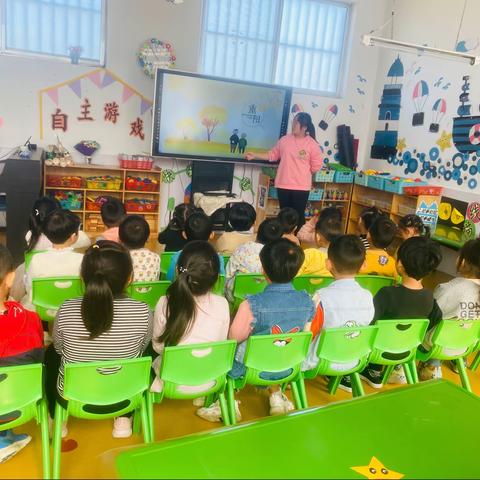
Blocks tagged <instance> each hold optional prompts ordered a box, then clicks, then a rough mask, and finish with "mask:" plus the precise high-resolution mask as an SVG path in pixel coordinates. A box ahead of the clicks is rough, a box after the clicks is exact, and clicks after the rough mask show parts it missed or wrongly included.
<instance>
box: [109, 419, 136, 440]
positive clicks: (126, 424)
mask: <svg viewBox="0 0 480 480" xmlns="http://www.w3.org/2000/svg"><path fill="white" fill-rule="evenodd" d="M112 436H113V438H128V437H131V436H132V417H117V418H115V420H114V421H113V431H112Z"/></svg>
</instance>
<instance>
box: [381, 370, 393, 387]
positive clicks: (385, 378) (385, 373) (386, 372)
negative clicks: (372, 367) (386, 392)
mask: <svg viewBox="0 0 480 480" xmlns="http://www.w3.org/2000/svg"><path fill="white" fill-rule="evenodd" d="M394 368H395V365H387V366H386V368H385V372H383V378H382V383H383V384H384V385H385V384H386V383H387V382H388V379H389V378H390V375H391V374H392V372H393V369H394Z"/></svg>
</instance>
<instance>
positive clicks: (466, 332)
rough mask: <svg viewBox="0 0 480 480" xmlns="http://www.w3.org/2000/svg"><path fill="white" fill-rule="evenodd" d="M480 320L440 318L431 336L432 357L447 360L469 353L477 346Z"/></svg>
mask: <svg viewBox="0 0 480 480" xmlns="http://www.w3.org/2000/svg"><path fill="white" fill-rule="evenodd" d="M479 335H480V320H460V319H459V320H456V319H455V320H442V321H441V322H440V323H439V324H438V326H437V327H436V328H435V332H434V333H433V336H432V352H431V357H432V358H438V359H440V360H449V359H454V358H460V357H465V356H466V355H469V354H470V353H471V352H472V351H473V350H474V349H475V347H476V346H477V344H478V340H479Z"/></svg>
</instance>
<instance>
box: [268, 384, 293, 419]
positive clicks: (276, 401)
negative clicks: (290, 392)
mask: <svg viewBox="0 0 480 480" xmlns="http://www.w3.org/2000/svg"><path fill="white" fill-rule="evenodd" d="M292 410H295V408H294V406H293V403H292V402H291V401H290V400H289V399H288V398H287V397H286V395H285V394H284V393H283V392H282V391H281V390H278V391H276V392H273V393H272V394H271V395H270V415H284V414H285V413H288V412H291V411H292Z"/></svg>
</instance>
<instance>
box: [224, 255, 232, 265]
mask: <svg viewBox="0 0 480 480" xmlns="http://www.w3.org/2000/svg"><path fill="white" fill-rule="evenodd" d="M230 256H231V255H225V254H224V255H222V257H223V266H224V267H225V268H227V263H228V262H229V261H230Z"/></svg>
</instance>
